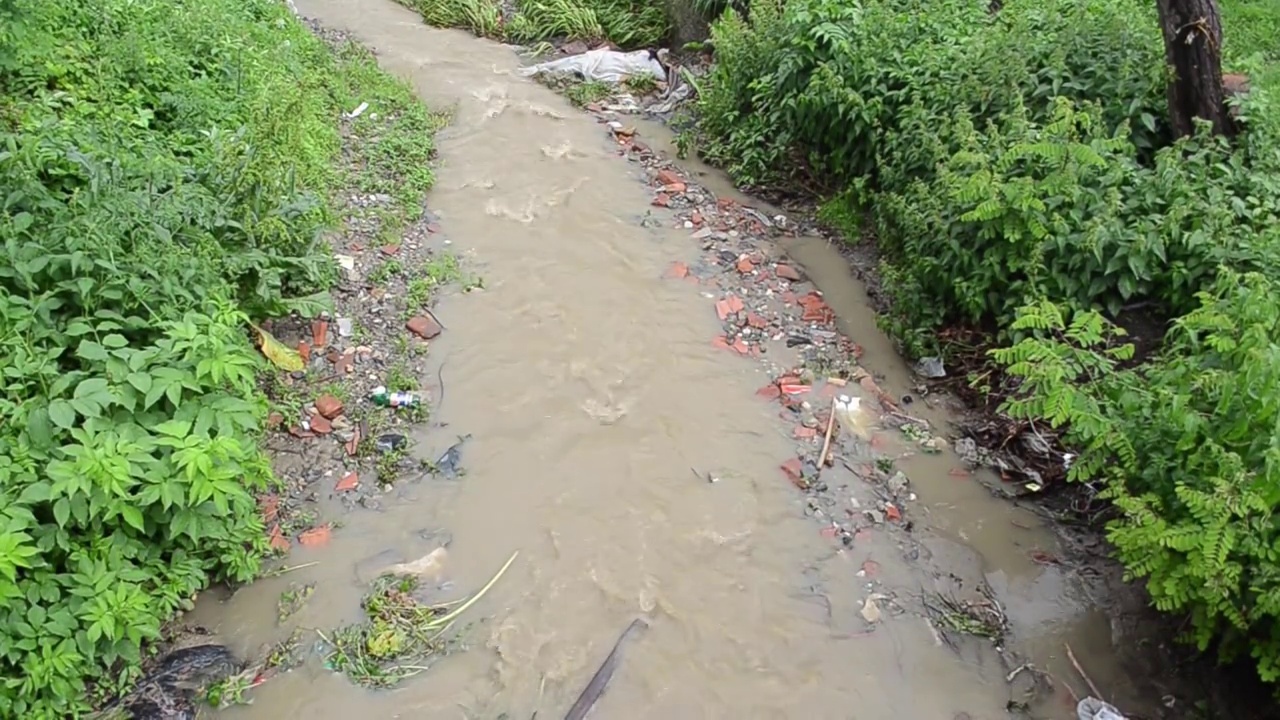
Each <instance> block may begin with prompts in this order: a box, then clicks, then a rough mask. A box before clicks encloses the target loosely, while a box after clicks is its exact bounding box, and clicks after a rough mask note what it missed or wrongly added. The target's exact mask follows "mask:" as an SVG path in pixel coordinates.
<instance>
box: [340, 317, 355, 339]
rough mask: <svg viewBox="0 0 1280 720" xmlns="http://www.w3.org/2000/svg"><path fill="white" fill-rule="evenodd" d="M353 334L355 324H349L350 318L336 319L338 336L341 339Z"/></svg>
mask: <svg viewBox="0 0 1280 720" xmlns="http://www.w3.org/2000/svg"><path fill="white" fill-rule="evenodd" d="M354 332H355V324H354V323H352V322H351V318H338V335H340V336H341V337H351V334H352V333H354Z"/></svg>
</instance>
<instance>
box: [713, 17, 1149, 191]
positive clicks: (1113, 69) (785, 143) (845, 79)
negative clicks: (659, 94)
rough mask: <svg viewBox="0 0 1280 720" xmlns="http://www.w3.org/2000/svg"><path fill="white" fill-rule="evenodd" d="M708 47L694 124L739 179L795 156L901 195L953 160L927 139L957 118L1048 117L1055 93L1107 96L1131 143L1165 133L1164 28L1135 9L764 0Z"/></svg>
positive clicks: (763, 174) (821, 173)
mask: <svg viewBox="0 0 1280 720" xmlns="http://www.w3.org/2000/svg"><path fill="white" fill-rule="evenodd" d="M1144 21H1145V22H1146V23H1147V24H1146V25H1142V24H1140V23H1141V22H1144ZM712 36H713V40H714V43H715V47H716V53H717V65H716V67H715V69H714V71H713V72H712V74H711V76H710V78H709V79H708V83H707V84H708V85H709V89H708V90H707V92H706V94H705V96H704V98H703V99H702V100H701V101H700V107H699V114H700V128H701V130H702V132H703V134H704V135H705V140H706V141H707V143H708V155H709V157H710V158H711V159H713V160H719V161H721V162H724V163H726V164H727V165H728V167H729V169H730V171H731V172H732V173H733V174H734V176H735V179H737V180H738V181H740V182H743V183H746V184H756V183H760V182H765V181H770V180H777V179H778V176H777V172H779V171H780V170H782V169H787V170H791V171H794V170H795V169H796V168H794V167H791V168H787V167H786V165H785V164H784V163H782V162H781V160H782V159H783V158H787V157H791V154H792V153H796V154H798V155H799V156H800V157H801V158H803V163H804V165H805V166H806V167H807V168H809V169H810V171H811V172H813V173H814V174H815V175H817V176H818V177H819V178H820V179H821V180H823V181H824V182H825V183H827V184H828V185H834V186H836V187H839V186H841V185H843V184H845V183H848V182H852V181H855V180H864V181H867V182H870V183H872V184H873V185H875V186H878V187H882V188H885V189H897V188H899V187H900V186H901V184H903V183H905V182H908V181H909V180H910V179H911V178H913V177H915V176H917V175H920V174H924V175H927V174H929V173H930V172H931V171H932V169H933V167H934V165H935V164H936V163H937V162H938V161H940V160H942V159H943V158H945V157H947V156H948V155H949V154H950V152H951V151H954V148H949V147H948V146H947V145H945V144H943V143H941V142H938V141H935V140H934V139H933V138H932V137H931V136H934V135H936V134H937V133H939V132H940V131H943V132H944V131H945V128H946V127H947V126H948V125H949V124H950V123H952V122H953V121H954V119H955V116H956V115H957V114H958V113H967V114H968V115H969V116H970V117H971V118H972V120H973V122H974V124H975V125H976V126H978V127H979V128H982V127H985V125H986V124H987V123H988V122H989V121H993V120H998V119H999V118H1001V117H1003V116H1004V115H1005V114H1007V113H1009V112H1011V111H1013V110H1014V109H1015V108H1017V107H1018V106H1025V108H1026V109H1027V111H1028V113H1029V117H1030V119H1032V120H1033V121H1044V120H1047V119H1048V118H1049V117H1050V116H1051V114H1052V112H1053V108H1054V103H1053V98H1054V97H1056V96H1063V97H1068V98H1071V99H1073V100H1077V101H1108V102H1107V103H1106V105H1105V106H1104V107H1105V110H1104V113H1103V114H1104V117H1103V120H1104V121H1105V123H1106V126H1107V129H1108V130H1113V129H1115V128H1118V127H1120V126H1121V125H1122V124H1123V123H1124V122H1125V121H1131V122H1130V131H1131V132H1132V133H1133V137H1132V139H1133V142H1134V143H1135V144H1136V145H1137V146H1138V147H1150V148H1154V147H1155V146H1157V145H1158V144H1160V142H1161V140H1162V138H1163V137H1164V135H1165V130H1164V128H1163V126H1162V123H1160V122H1159V121H1158V120H1157V118H1159V117H1161V115H1162V114H1163V103H1164V99H1163V83H1162V80H1163V78H1162V75H1161V73H1160V70H1159V67H1160V60H1159V59H1160V58H1161V57H1163V55H1162V53H1163V50H1162V47H1161V45H1160V39H1159V26H1158V25H1157V24H1156V23H1155V19H1154V16H1153V13H1152V11H1151V10H1150V9H1148V8H1146V7H1145V6H1142V5H1139V4H1137V3H1134V4H1132V5H1130V4H1127V3H1123V2H1122V3H1115V2H1110V1H1107V2H1103V1H1102V0H1097V1H1096V2H1087V3H1077V2H1070V1H1067V0H1063V1H1061V2H1058V1H1057V0H1055V1H1053V2H1048V3H1044V2H1030V0H1025V1H1024V0H1018V1H1017V2H1009V3H1006V4H1005V7H1004V9H1003V10H1002V11H1001V12H1000V13H999V14H996V15H992V14H990V13H989V12H988V11H987V10H986V8H985V7H984V6H983V5H982V4H981V3H972V2H966V1H963V0H909V1H908V2H905V3H903V2H888V1H887V0H867V1H866V2H849V1H848V0H791V1H790V2H786V3H781V2H779V0H760V2H754V3H752V4H751V21H750V22H746V21H744V20H742V19H741V18H738V17H737V16H736V14H733V13H730V14H728V15H726V16H725V17H724V18H722V19H721V20H720V21H719V22H717V23H716V24H715V25H714V26H713V28H712ZM1086 58H1087V60H1086ZM1086 63H1087V64H1086ZM1139 70H1141V71H1139ZM745 118H753V119H752V120H751V121H749V122H745V123H740V122H738V121H739V120H740V119H745ZM748 158H752V160H749V161H748V160H747V159H748ZM744 163H746V164H744Z"/></svg>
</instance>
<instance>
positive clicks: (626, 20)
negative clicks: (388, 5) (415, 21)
mask: <svg viewBox="0 0 1280 720" xmlns="http://www.w3.org/2000/svg"><path fill="white" fill-rule="evenodd" d="M397 1H398V2H400V3H402V4H403V5H405V6H406V7H409V8H412V9H413V10H416V11H417V12H418V13H419V14H420V15H422V19H423V20H424V21H426V23H427V24H428V25H435V26H437V27H454V28H462V29H464V30H470V31H471V32H473V33H475V34H476V35H479V36H481V37H489V38H494V39H497V40H506V41H510V42H519V43H534V42H541V41H547V40H564V39H568V40H586V41H588V42H600V41H603V40H608V41H610V42H613V43H615V44H617V45H618V46H620V47H624V48H636V47H653V46H656V45H657V44H658V43H660V42H661V41H662V38H663V36H664V35H666V33H667V30H668V28H667V18H666V14H665V12H664V11H663V8H662V6H661V4H659V3H652V2H643V0H516V1H515V2H514V3H512V5H514V8H515V12H514V13H508V12H507V6H506V5H504V3H502V2H501V1H500V0H397Z"/></svg>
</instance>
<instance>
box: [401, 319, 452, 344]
mask: <svg viewBox="0 0 1280 720" xmlns="http://www.w3.org/2000/svg"><path fill="white" fill-rule="evenodd" d="M404 326H405V327H406V328H408V329H409V332H411V333H413V334H414V335H417V336H418V337H420V338H422V339H423V340H430V339H431V338H433V337H435V336H437V335H439V334H440V333H441V332H443V331H444V328H442V327H440V323H438V322H436V321H435V320H433V319H431V318H429V317H427V316H425V315H415V316H414V317H412V318H410V319H409V322H407V323H405V324H404Z"/></svg>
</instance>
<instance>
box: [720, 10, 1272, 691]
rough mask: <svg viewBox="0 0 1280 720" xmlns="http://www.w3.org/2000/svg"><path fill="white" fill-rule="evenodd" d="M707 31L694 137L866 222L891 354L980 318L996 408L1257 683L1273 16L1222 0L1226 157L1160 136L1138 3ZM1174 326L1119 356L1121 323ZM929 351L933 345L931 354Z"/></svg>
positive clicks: (1202, 643)
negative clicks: (1151, 344) (1048, 455)
mask: <svg viewBox="0 0 1280 720" xmlns="http://www.w3.org/2000/svg"><path fill="white" fill-rule="evenodd" d="M751 11H752V12H751V17H750V22H747V21H746V20H745V19H744V18H742V17H741V16H739V15H738V14H736V13H727V14H726V15H725V16H723V17H722V18H721V19H720V20H719V21H718V22H717V23H715V25H714V26H713V30H712V35H713V41H714V46H715V49H716V60H717V65H716V67H715V68H714V70H713V72H712V73H711V75H710V76H709V77H708V78H707V79H706V80H705V82H704V83H703V88H702V93H701V97H700V98H699V102H698V108H697V114H698V118H697V123H698V124H697V131H698V134H699V136H698V138H697V140H698V145H699V147H700V148H701V149H702V151H703V152H704V153H705V155H706V156H707V157H708V158H709V159H711V160H713V161H715V162H718V163H720V164H722V165H723V166H724V167H726V168H727V169H728V170H729V171H730V173H732V175H733V176H734V177H735V179H736V180H737V181H738V182H740V183H742V184H745V185H774V186H779V185H785V184H787V183H790V182H792V181H794V180H796V179H797V176H800V177H802V178H803V179H804V180H805V181H806V183H805V186H808V187H813V186H818V187H823V188H826V189H827V192H828V196H829V199H828V200H827V202H826V203H825V204H824V206H823V208H822V217H823V218H824V219H825V220H826V221H827V222H829V223H830V224H832V225H835V226H837V227H838V228H839V229H842V230H843V231H845V233H846V234H847V235H848V236H849V237H855V238H856V237H861V236H863V235H864V231H865V230H870V231H871V233H870V234H871V235H873V236H874V237H875V239H876V242H877V243H878V246H879V250H880V253H881V257H882V260H883V281H884V282H883V284H884V286H885V288H886V290H887V291H888V292H889V293H890V295H891V297H892V300H893V302H892V307H891V308H890V310H889V313H888V315H887V317H886V318H885V324H886V326H887V327H888V329H889V330H891V331H892V332H893V333H894V334H895V336H896V337H898V338H899V339H900V340H901V341H902V344H903V346H904V347H905V348H906V349H907V350H908V351H909V352H911V353H913V354H921V353H925V352H930V353H932V352H939V351H941V352H943V353H946V352H948V350H949V348H947V347H946V346H945V344H944V343H942V342H940V341H939V340H938V338H939V335H938V333H937V331H938V330H939V329H941V328H953V327H957V326H959V327H967V328H977V329H981V330H984V331H985V332H987V333H988V335H987V336H988V337H990V338H991V339H992V341H993V343H995V344H1003V345H1006V346H1007V347H1004V348H1001V349H997V350H995V351H994V352H993V360H994V361H995V362H996V363H997V364H998V365H1000V366H1002V367H1004V368H1005V371H1006V377H1007V378H1008V382H1007V383H1006V385H1005V387H1004V388H1003V389H1002V392H1004V393H1005V395H1006V396H1007V397H1009V398H1010V399H1009V400H1007V402H1006V403H1005V405H1004V409H1005V410H1006V411H1007V412H1008V413H1010V414H1011V415H1012V416H1014V417H1015V418H1017V419H1020V420H1023V421H1026V422H1036V423H1041V424H1042V426H1052V427H1054V428H1056V429H1057V430H1058V431H1059V432H1060V436H1061V437H1062V439H1063V440H1064V442H1065V443H1066V444H1067V445H1068V446H1069V447H1071V448H1072V449H1073V450H1075V451H1077V452H1079V457H1078V458H1077V459H1076V461H1075V463H1074V464H1073V465H1072V467H1071V470H1070V478H1071V479H1072V480H1075V481H1079V482H1089V483H1093V484H1094V486H1095V487H1099V488H1103V489H1104V494H1105V496H1106V497H1107V498H1109V499H1110V500H1111V501H1112V502H1113V503H1114V505H1115V507H1116V509H1117V510H1118V516H1119V517H1118V518H1117V519H1115V520H1114V521H1112V522H1111V524H1110V525H1109V526H1108V527H1109V537H1110V539H1111V541H1112V542H1113V543H1114V546H1115V550H1116V552H1117V554H1118V556H1119V558H1120V559H1121V560H1122V561H1123V562H1124V564H1125V566H1126V567H1127V568H1128V571H1129V573H1130V575H1131V576H1132V577H1134V578H1142V579H1145V581H1146V584H1147V587H1148V589H1149V590H1150V593H1151V596H1152V598H1153V600H1154V603H1155V605H1156V606H1157V607H1158V608H1160V609H1162V610H1166V611H1169V612H1176V613H1181V614H1184V615H1186V616H1188V617H1189V619H1190V624H1189V626H1188V627H1189V628H1190V631H1189V633H1188V635H1189V638H1190V639H1191V640H1193V641H1194V642H1195V643H1196V644H1197V645H1198V646H1199V647H1200V648H1201V649H1208V648H1209V647H1210V646H1216V649H1217V650H1218V651H1219V652H1220V654H1221V655H1222V657H1224V658H1232V657H1235V656H1237V655H1239V654H1242V653H1243V654H1245V655H1251V656H1252V657H1253V658H1254V659H1255V661H1256V665H1257V668H1258V672H1259V674H1260V676H1261V677H1262V678H1263V679H1265V680H1267V681H1275V680H1277V679H1280V622H1277V621H1278V620H1280V555H1278V554H1277V551H1276V548H1277V547H1280V525H1278V524H1277V522H1276V514H1275V513H1276V510H1277V508H1280V435H1277V430H1276V428H1277V427H1278V425H1277V419H1278V418H1280V405H1278V403H1280V401H1277V400H1276V398H1277V397H1280V310H1278V308H1280V287H1276V285H1275V282H1274V280H1273V278H1275V277H1277V276H1278V273H1280V105H1278V104H1277V103H1280V74H1278V72H1277V69H1280V45H1278V44H1277V43H1276V38H1277V37H1280V5H1278V4H1276V3H1274V2H1268V1H1267V0H1227V1H1226V2H1224V3H1223V7H1222V12H1223V17H1224V25H1225V37H1224V58H1225V63H1226V71H1227V72H1237V73H1245V74H1247V75H1248V76H1249V77H1250V81H1251V85H1252V87H1253V91H1252V93H1251V94H1249V95H1248V96H1247V97H1245V98H1243V99H1236V100H1233V101H1232V102H1237V103H1238V104H1239V106H1238V112H1239V118H1240V120H1241V122H1242V124H1243V127H1244V131H1243V132H1242V134H1241V135H1240V136H1239V137H1237V138H1236V139H1235V140H1234V141H1231V142H1228V141H1227V140H1224V139H1222V138H1218V137H1213V136H1211V135H1210V134H1209V133H1207V132H1201V133H1199V134H1197V135H1196V136H1194V137H1190V138H1184V139H1180V140H1177V141H1175V140H1174V139H1173V137H1172V135H1171V132H1170V130H1169V123H1168V120H1167V109H1166V104H1165V103H1166V101H1165V95H1164V89H1165V79H1166V75H1165V70H1164V48H1163V42H1162V38H1161V35H1160V27H1159V24H1158V20H1157V17H1156V13H1155V7H1154V5H1153V4H1151V3H1147V2H1140V1H1139V0H1086V1H1085V2H1076V1H1075V0H1070V1H1068V0H1008V1H1007V2H1004V3H1003V7H1002V8H1001V9H999V10H998V11H997V12H990V11H989V10H988V8H987V6H986V3H969V2H959V1H958V0H905V1H903V0H894V1H892V2H890V1H889V0H861V1H860V2H854V1H853V0H785V1H783V0H755V1H754V2H752V3H751ZM1137 309H1141V310H1142V312H1143V313H1144V315H1145V316H1146V317H1148V318H1151V319H1154V320H1156V321H1158V322H1159V321H1163V320H1164V319H1167V318H1176V319H1175V320H1173V321H1172V324H1171V330H1170V331H1169V333H1168V336H1167V337H1166V338H1165V340H1164V343H1163V345H1162V347H1160V348H1158V349H1157V350H1156V351H1155V352H1152V353H1150V354H1149V356H1148V357H1141V358H1135V357H1134V355H1135V349H1134V347H1132V346H1129V345H1125V344H1123V342H1122V340H1123V336H1122V335H1121V332H1122V331H1121V330H1120V329H1119V328H1118V327H1116V325H1115V323H1120V324H1124V323H1125V322H1127V321H1128V320H1129V319H1130V318H1132V317H1134V316H1133V315H1132V313H1133V312H1134V311H1135V310H1137ZM940 345H942V347H939V346H940Z"/></svg>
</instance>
